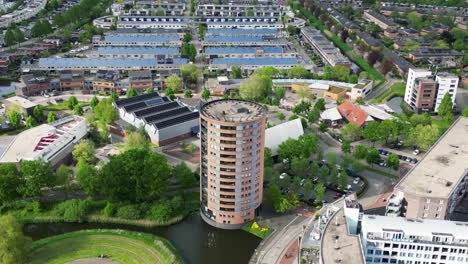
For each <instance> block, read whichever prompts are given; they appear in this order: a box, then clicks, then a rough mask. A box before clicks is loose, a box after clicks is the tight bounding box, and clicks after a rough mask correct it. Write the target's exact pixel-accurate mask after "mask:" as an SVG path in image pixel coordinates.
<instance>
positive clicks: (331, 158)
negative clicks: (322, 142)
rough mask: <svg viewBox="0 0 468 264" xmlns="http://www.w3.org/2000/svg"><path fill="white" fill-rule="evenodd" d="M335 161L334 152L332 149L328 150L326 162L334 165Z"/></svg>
mask: <svg viewBox="0 0 468 264" xmlns="http://www.w3.org/2000/svg"><path fill="white" fill-rule="evenodd" d="M335 163H336V153H335V152H333V151H330V152H328V164H330V165H334V164H335Z"/></svg>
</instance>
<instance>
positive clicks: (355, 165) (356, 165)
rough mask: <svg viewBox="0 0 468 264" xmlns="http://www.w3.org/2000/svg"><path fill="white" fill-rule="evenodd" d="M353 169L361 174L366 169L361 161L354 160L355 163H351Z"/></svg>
mask: <svg viewBox="0 0 468 264" xmlns="http://www.w3.org/2000/svg"><path fill="white" fill-rule="evenodd" d="M351 169H352V170H353V171H354V172H355V173H359V172H361V171H363V170H364V169H365V167H364V165H362V164H361V163H360V162H359V161H357V160H353V162H352V163H351Z"/></svg>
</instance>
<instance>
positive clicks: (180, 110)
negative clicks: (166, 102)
mask: <svg viewBox="0 0 468 264" xmlns="http://www.w3.org/2000/svg"><path fill="white" fill-rule="evenodd" d="M188 112H190V110H189V109H188V108H187V107H185V106H184V107H177V108H175V109H172V110H169V111H165V112H160V113H157V114H154V115H151V116H147V117H145V118H144V119H145V122H146V123H147V124H152V123H157V122H161V120H164V119H170V118H174V117H176V116H178V115H181V114H185V113H188Z"/></svg>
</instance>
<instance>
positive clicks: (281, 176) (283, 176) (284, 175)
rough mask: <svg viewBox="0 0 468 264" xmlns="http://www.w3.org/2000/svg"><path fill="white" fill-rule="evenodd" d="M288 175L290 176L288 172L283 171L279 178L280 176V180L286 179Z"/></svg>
mask: <svg viewBox="0 0 468 264" xmlns="http://www.w3.org/2000/svg"><path fill="white" fill-rule="evenodd" d="M286 176H288V174H287V173H286V172H283V173H281V175H280V177H279V178H280V180H284V178H286Z"/></svg>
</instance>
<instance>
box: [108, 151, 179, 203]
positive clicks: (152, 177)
mask: <svg viewBox="0 0 468 264" xmlns="http://www.w3.org/2000/svg"><path fill="white" fill-rule="evenodd" d="M169 175H170V168H169V165H168V163H167V160H166V157H164V156H163V155H162V154H159V153H156V152H152V151H150V150H148V149H141V148H139V149H130V150H127V151H125V152H123V153H121V154H119V155H114V156H111V157H110V161H109V162H108V163H106V164H105V165H104V166H103V167H102V169H101V171H100V173H99V184H100V192H101V193H102V194H103V195H105V196H107V197H108V198H109V199H110V200H112V201H133V202H142V201H146V200H154V199H156V198H158V197H159V196H160V195H161V194H163V193H164V192H165V191H166V187H167V185H168V177H169Z"/></svg>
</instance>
